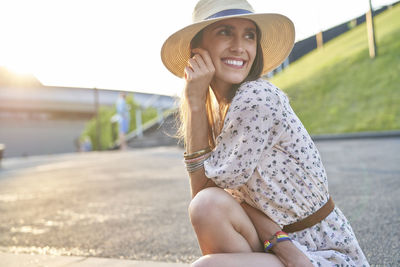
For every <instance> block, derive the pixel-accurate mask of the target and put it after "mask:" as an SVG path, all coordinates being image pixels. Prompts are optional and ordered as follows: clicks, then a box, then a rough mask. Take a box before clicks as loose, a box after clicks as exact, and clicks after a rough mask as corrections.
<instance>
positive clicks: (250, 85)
mask: <svg viewBox="0 0 400 267" xmlns="http://www.w3.org/2000/svg"><path fill="white" fill-rule="evenodd" d="M204 168H205V174H206V176H207V177H209V178H210V179H212V180H213V181H214V182H215V183H216V184H217V185H218V186H220V187H222V188H225V189H226V190H227V191H228V192H229V193H231V194H232V196H234V197H235V198H236V199H237V200H238V201H245V202H246V203H248V204H249V205H252V206H253V207H256V208H258V209H260V210H262V211H263V212H264V213H265V214H266V215H268V216H269V217H270V218H271V219H272V220H274V221H275V222H276V223H277V224H279V225H280V226H281V227H283V226H284V225H288V224H291V223H294V222H296V221H299V220H301V219H303V218H305V217H307V216H309V215H310V214H312V213H314V212H315V211H317V210H318V209H319V208H321V207H322V206H323V205H324V204H325V203H326V202H327V201H328V199H329V192H328V180H327V176H326V172H325V169H324V166H323V164H322V162H321V158H320V154H319V152H318V150H317V148H316V146H315V144H314V142H313V141H312V139H311V137H310V135H309V134H308V132H307V131H306V129H305V128H304V126H303V124H302V123H301V121H300V120H299V118H298V117H297V116H296V114H295V113H294V111H293V110H292V108H291V106H290V104H289V100H288V98H287V96H286V95H285V94H284V93H283V92H282V91H281V90H279V89H278V88H277V87H275V86H274V85H272V84H271V83H269V82H268V81H266V80H263V79H258V80H256V81H251V82H246V83H243V84H242V85H241V86H240V88H239V89H238V91H237V93H236V95H235V97H234V98H233V100H232V103H231V105H230V107H229V110H228V113H227V115H226V118H225V121H224V126H223V129H222V131H221V134H220V135H219V136H218V137H217V140H216V147H215V149H214V150H213V151H212V154H211V156H210V157H209V158H208V159H207V160H206V161H205V163H204ZM289 236H290V237H291V238H292V240H293V243H294V244H295V245H296V246H297V247H298V248H299V249H300V250H302V251H303V252H304V253H305V254H306V255H307V256H308V257H309V258H310V260H311V261H312V263H313V264H314V265H315V266H369V264H368V262H367V259H366V258H365V256H364V254H363V252H362V250H361V248H360V246H359V244H358V241H357V239H356V237H355V235H354V233H353V230H352V228H351V226H350V224H349V222H348V221H347V219H346V217H345V216H344V215H343V213H342V212H341V211H340V210H339V209H338V208H337V207H336V208H335V209H334V210H333V211H332V213H331V214H330V215H329V216H328V217H327V218H325V219H324V220H323V221H321V222H320V223H318V224H316V225H314V226H312V227H310V228H307V229H305V230H303V231H298V232H295V233H290V234H289Z"/></svg>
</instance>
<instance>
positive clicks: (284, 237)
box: [264, 231, 292, 252]
mask: <svg viewBox="0 0 400 267" xmlns="http://www.w3.org/2000/svg"><path fill="white" fill-rule="evenodd" d="M275 239H276V242H272V241H273V240H275ZM283 241H292V240H291V239H290V237H289V236H288V234H287V233H285V232H283V231H278V232H276V233H275V234H274V235H273V236H271V238H269V239H267V240H265V242H264V251H265V252H268V250H270V249H271V248H272V247H273V246H274V245H275V244H276V243H279V242H283Z"/></svg>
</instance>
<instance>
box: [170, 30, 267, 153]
mask: <svg viewBox="0 0 400 267" xmlns="http://www.w3.org/2000/svg"><path fill="white" fill-rule="evenodd" d="M256 31H257V52H256V56H255V58H254V62H253V65H252V67H251V69H250V72H249V74H248V75H247V77H246V78H245V79H244V80H243V82H241V83H239V84H234V85H232V94H231V96H230V98H229V99H227V100H228V101H227V103H218V101H217V98H216V96H215V94H214V92H213V90H212V88H211V87H209V89H208V92H207V98H206V112H207V121H208V143H209V146H210V147H211V148H214V147H215V140H216V138H217V136H218V135H219V134H220V132H221V130H222V127H223V123H224V119H225V116H226V113H227V112H228V109H229V106H230V103H231V101H232V99H233V97H234V96H235V94H236V91H237V89H238V88H239V87H240V85H241V84H242V83H244V82H247V81H254V80H256V79H258V78H260V76H261V73H262V70H263V67H264V58H263V53H262V48H261V43H260V41H261V31H260V29H259V28H258V26H257V25H256ZM202 38H203V30H201V31H200V32H198V33H197V34H196V36H195V37H193V39H192V41H191V42H190V49H193V48H196V47H199V46H200V44H201V41H202ZM192 56H193V55H191V57H192ZM188 108H189V107H188V102H187V99H186V98H185V96H184V92H183V93H182V96H181V102H180V109H179V118H178V119H179V120H178V121H177V123H178V125H179V127H178V133H177V137H178V138H179V139H180V140H181V141H183V142H184V146H185V147H186V130H187V123H186V120H187V115H188Z"/></svg>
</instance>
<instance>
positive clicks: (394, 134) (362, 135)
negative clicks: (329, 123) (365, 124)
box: [311, 130, 400, 141]
mask: <svg viewBox="0 0 400 267" xmlns="http://www.w3.org/2000/svg"><path fill="white" fill-rule="evenodd" d="M399 137H400V131H398V130H396V131H385V132H359V133H344V134H321V135H311V138H312V140H314V141H330V140H347V139H371V138H374V139H375V138H399Z"/></svg>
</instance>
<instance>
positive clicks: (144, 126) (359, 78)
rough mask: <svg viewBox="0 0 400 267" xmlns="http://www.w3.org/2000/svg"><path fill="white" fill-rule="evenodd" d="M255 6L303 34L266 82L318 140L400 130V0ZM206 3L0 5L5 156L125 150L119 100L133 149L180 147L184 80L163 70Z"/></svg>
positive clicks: (0, 128)
mask: <svg viewBox="0 0 400 267" xmlns="http://www.w3.org/2000/svg"><path fill="white" fill-rule="evenodd" d="M249 2H250V3H251V4H252V5H253V7H254V8H255V10H256V11H257V12H265V13H281V14H284V15H286V16H288V17H289V18H291V19H292V20H293V22H294V24H295V27H296V44H295V46H294V49H293V51H292V53H291V54H290V56H289V57H288V59H287V60H286V61H285V62H284V63H283V64H282V65H281V66H279V67H278V68H277V69H276V70H274V71H273V72H271V73H269V74H268V75H266V76H265V77H264V78H266V79H270V80H271V81H272V82H273V83H275V84H276V85H277V86H279V87H281V88H282V89H283V90H284V91H285V92H286V93H288V95H289V97H290V98H291V100H292V105H293V106H294V109H295V111H296V112H297V113H298V115H299V116H300V118H301V119H302V121H303V122H304V124H305V125H306V127H307V128H308V129H309V130H310V132H311V133H312V134H331V133H346V132H363V131H387V130H396V129H399V128H400V122H399V121H400V120H399V105H398V103H399V90H398V84H399V75H398V73H399V62H400V60H399V51H400V49H399V42H400V38H399V19H398V18H399V7H398V5H397V4H398V1H388V0H375V1H367V0H357V1H350V2H349V1H344V0H340V1H323V2H321V1H314V0H308V1H301V2H293V1H279V3H278V1H264V0H253V1H251V0H250V1H249ZM195 3H196V1H193V0H191V1H178V0H171V1H127V0H117V1H105V0H101V1H91V0H85V1H75V0H69V1H64V0H57V1H45V0H38V1H21V0H17V1H15V0H13V1H11V0H2V1H0V35H1V36H2V40H1V42H0V144H3V147H4V146H5V149H4V148H3V150H4V151H3V157H21V156H31V155H42V154H52V153H69V152H78V151H88V150H112V149H118V148H120V145H121V144H120V143H119V140H120V139H119V133H118V123H119V121H118V115H116V113H117V111H116V101H117V98H118V95H119V94H120V92H126V95H127V97H126V101H127V103H128V106H129V113H130V118H129V130H128V132H127V133H126V141H127V143H128V145H129V146H130V147H135V146H156V145H176V140H175V139H174V138H173V135H174V131H175V128H174V127H175V126H174V119H173V114H174V112H175V111H176V107H177V101H178V100H179V95H180V92H181V89H182V87H183V81H182V80H180V79H178V78H177V77H174V76H173V75H171V74H170V73H169V72H168V71H167V70H166V69H165V68H164V67H163V65H162V63H161V60H160V48H161V46H162V43H163V41H164V40H165V39H166V38H167V37H168V36H169V35H170V34H171V33H173V32H174V31H176V30H178V29H180V28H182V27H184V26H185V25H187V24H190V21H191V12H192V9H193V7H194V5H195ZM371 9H372V10H373V13H372V14H373V16H368V14H371V13H369V12H370V11H371ZM368 17H370V18H373V19H372V20H371V19H370V20H369V22H368V19H367V18H368ZM368 25H370V26H368ZM371 42H372V44H373V47H374V48H373V49H374V50H373V51H371ZM378 51H379V52H378ZM371 53H372V54H371ZM155 132H157V133H158V134H156V133H155ZM160 132H161V134H160ZM165 133H167V134H165ZM146 137H148V138H147V141H145V140H146Z"/></svg>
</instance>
